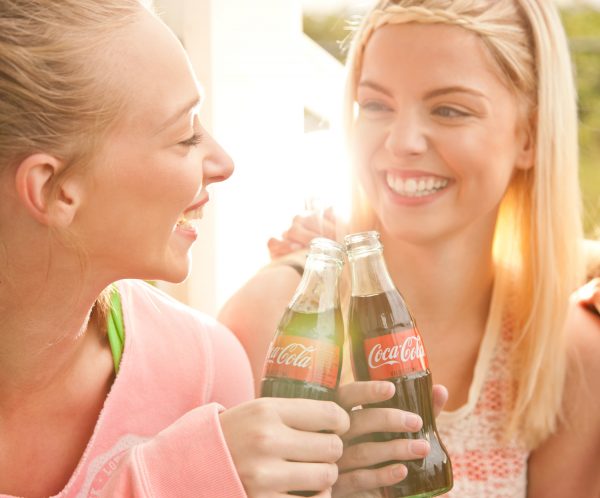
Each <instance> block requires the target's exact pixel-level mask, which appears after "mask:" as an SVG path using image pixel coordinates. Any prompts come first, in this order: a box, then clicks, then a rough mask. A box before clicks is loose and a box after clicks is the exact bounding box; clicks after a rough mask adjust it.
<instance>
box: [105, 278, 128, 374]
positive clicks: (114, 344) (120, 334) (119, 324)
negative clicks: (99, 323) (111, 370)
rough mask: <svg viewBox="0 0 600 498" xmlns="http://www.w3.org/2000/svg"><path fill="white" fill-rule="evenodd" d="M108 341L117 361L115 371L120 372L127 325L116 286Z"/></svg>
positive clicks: (109, 316)
mask: <svg viewBox="0 0 600 498" xmlns="http://www.w3.org/2000/svg"><path fill="white" fill-rule="evenodd" d="M107 327H108V342H109V343H110V350H111V352H112V357H113V361H114V363H115V373H119V364H120V363H121V356H123V346H124V343H125V327H124V326H123V309H122V307H121V296H120V295H119V291H118V290H117V289H116V287H115V288H114V289H113V292H112V293H111V296H110V313H109V314H108V320H107Z"/></svg>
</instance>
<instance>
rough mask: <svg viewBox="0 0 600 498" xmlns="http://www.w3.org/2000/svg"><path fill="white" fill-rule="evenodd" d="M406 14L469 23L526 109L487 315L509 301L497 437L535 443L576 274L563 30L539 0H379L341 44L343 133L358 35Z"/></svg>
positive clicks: (546, 413)
mask: <svg viewBox="0 0 600 498" xmlns="http://www.w3.org/2000/svg"><path fill="white" fill-rule="evenodd" d="M408 22H413V23H428V24H435V23H438V24H449V25H456V26H461V27H462V28H464V29H467V30H469V31H471V32H473V33H476V34H477V35H478V36H479V38H480V39H481V40H482V41H483V43H484V44H485V46H486V47H487V49H488V50H489V53H490V54H491V55H492V57H493V59H494V60H495V62H496V65H497V69H498V74H499V76H500V77H501V78H502V79H503V80H504V82H505V84H506V85H507V86H508V88H510V89H512V91H513V92H514V94H515V95H516V97H517V98H518V99H519V101H520V102H522V103H524V105H525V106H526V108H527V110H528V113H527V114H528V115H529V116H531V121H532V123H533V136H534V137H535V164H534V167H533V168H531V169H528V170H517V171H516V172H515V174H514V177H513V178H512V180H511V183H510V185H509V188H508V190H507V193H506V195H505V197H504V199H503V200H502V203H501V206H500V210H499V215H498V222H497V226H496V232H495V237H494V263H495V268H496V269H495V278H494V293H493V295H494V297H493V300H492V304H491V308H490V315H489V318H488V320H489V326H490V327H491V330H496V332H498V331H499V329H500V327H501V325H502V319H503V317H504V316H505V314H506V311H507V307H508V306H509V305H510V307H511V309H510V313H511V315H512V317H513V319H516V323H517V329H518V336H517V337H516V340H515V342H514V344H515V346H514V356H513V358H514V365H513V368H514V378H515V382H516V399H515V401H514V410H513V412H512V414H511V423H510V425H509V427H507V437H511V436H513V435H516V434H517V433H519V434H520V436H521V437H522V438H523V439H524V441H525V442H526V443H527V444H528V445H529V446H530V447H535V446H536V445H537V444H539V442H540V441H542V440H543V439H544V438H546V437H547V436H548V435H549V434H550V433H552V432H553V431H554V430H555V428H556V425H557V422H558V419H559V417H560V414H561V402H562V392H563V386H564V382H565V375H566V369H567V354H566V337H565V331H564V327H563V325H564V323H565V318H566V311H567V304H568V297H569V295H570V293H571V292H572V291H573V290H574V289H575V288H576V286H577V285H578V284H580V283H581V281H582V278H583V270H582V258H581V257H580V241H581V240H582V238H583V235H582V228H581V221H580V219H581V216H580V191H579V183H578V149H577V113H576V93H575V87H574V81H573V71H572V68H571V62H570V57H569V52H568V44H567V40H566V36H565V33H564V30H563V27H562V24H561V22H560V18H559V16H558V13H557V11H556V9H555V7H553V5H552V2H549V1H548V0H397V1H394V0H384V1H379V2H378V3H377V4H376V5H375V6H374V7H373V9H372V10H370V11H369V13H368V14H366V15H365V17H364V18H363V20H362V23H361V24H360V26H359V27H358V29H357V30H356V32H355V33H354V36H353V39H352V42H351V45H350V48H349V53H348V59H347V70H348V75H347V88H346V108H345V113H346V124H347V131H348V136H350V133H351V130H352V126H353V123H354V105H355V97H356V87H357V83H358V79H359V77H360V72H361V66H362V58H363V53H364V49H365V46H366V44H367V43H368V41H369V39H370V37H371V35H372V34H373V32H374V31H375V30H377V29H379V28H380V27H381V26H384V25H387V24H399V23H408ZM357 178H358V175H356V174H354V175H353V179H354V184H353V214H352V229H353V231H358V230H364V229H367V228H369V227H373V226H374V221H375V215H374V212H373V210H372V208H371V207H370V205H369V203H368V201H367V199H366V197H365V195H364V193H363V191H362V189H361V186H360V185H359V183H358V180H357ZM509 297H510V300H509ZM509 303H510V304H509ZM517 303H518V304H517Z"/></svg>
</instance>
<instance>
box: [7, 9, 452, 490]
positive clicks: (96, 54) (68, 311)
mask: <svg viewBox="0 0 600 498" xmlns="http://www.w3.org/2000/svg"><path fill="white" fill-rule="evenodd" d="M201 104H202V92H201V90H200V88H199V87H198V84H197V82H196V79H195V77H194V75H193V74H192V71H191V68H190V64H189V61H188V59H187V57H186V55H185V52H184V51H183V49H182V47H181V45H180V43H179V42H178V40H177V39H176V37H175V36H174V35H173V34H172V33H171V32H170V31H169V30H168V29H167V28H166V26H165V25H164V24H163V23H162V22H161V21H160V20H159V19H158V18H157V17H156V16H155V15H154V14H153V13H152V12H151V10H150V7H149V6H148V5H144V2H143V1H142V0H53V1H48V0H4V1H2V2H1V3H0V194H1V198H2V202H1V203H0V310H1V315H0V316H1V320H0V496H2V497H15V496H26V497H43V496H51V495H52V496H58V497H61V498H67V497H68V498H71V497H73V498H74V497H99V496H102V497H113V498H115V497H129V496H136V497H146V496H152V497H156V498H161V497H163V498H167V497H169V498H172V497H178V498H181V497H199V496H200V497H207V498H235V497H245V496H250V497H262V496H269V497H271V496H273V497H276V496H286V493H287V491H289V490H305V489H306V490H318V491H319V493H318V495H317V496H319V497H325V496H330V495H331V487H332V485H333V484H334V482H335V481H336V479H337V476H338V471H337V465H336V461H337V460H338V459H339V458H340V456H341V455H342V449H343V446H342V441H341V439H340V435H341V434H343V433H346V431H348V429H349V422H350V419H349V415H348V413H347V411H346V410H350V409H351V408H352V407H354V406H356V405H360V404H363V403H369V402H375V401H380V400H382V399H386V398H388V397H389V396H391V393H392V392H393V387H392V386H391V385H390V384H389V383H386V382H378V383H377V382H374V383H365V384H353V385H351V386H348V387H346V388H344V389H341V390H340V393H339V399H338V402H339V404H340V405H341V406H342V407H340V406H339V405H338V404H335V403H331V402H319V401H312V400H297V399H287V400H274V399H259V400H251V398H252V397H253V393H252V374H251V371H250V366H249V363H248V359H247V356H246V355H245V353H244V351H243V349H242V347H241V346H240V344H239V342H238V341H237V339H236V338H235V337H234V336H233V335H232V334H231V333H230V332H229V331H228V330H227V329H226V328H225V327H223V326H222V325H219V324H217V323H216V322H215V321H214V320H211V319H210V318H208V317H206V316H203V315H202V314H200V313H198V312H196V311H194V310H192V309H190V308H187V307H186V306H184V305H182V304H180V303H178V302H176V301H174V300H173V299H171V298H169V297H168V296H166V295H165V294H163V293H161V292H160V291H158V290H156V289H155V288H153V287H151V286H150V285H148V284H146V283H144V282H142V281H141V280H127V279H163V280H168V281H171V282H178V281H181V280H183V279H184V278H185V277H186V275H187V273H188V271H189V267H190V261H189V250H190V247H191V245H192V244H193V243H194V241H195V240H196V238H197V237H199V236H201V233H198V231H197V228H196V225H195V220H197V219H199V218H200V217H201V216H202V208H203V206H204V205H205V204H206V202H207V201H208V194H207V191H206V186H207V185H209V184H211V183H215V182H221V181H223V180H226V179H227V178H228V177H229V176H230V175H231V173H232V171H233V164H232V162H231V159H230V158H229V157H228V156H227V154H226V153H225V152H224V151H223V150H222V149H221V148H220V147H219V146H218V144H217V143H216V142H215V141H214V140H213V139H212V138H211V137H210V135H209V134H208V133H207V132H206V131H205V130H204V129H203V128H202V125H201V123H200V121H199V118H198V107H199V106H200V105H201ZM438 395H439V396H438V401H439V403H438V405H439V404H441V403H442V402H443V398H444V393H443V391H442V390H439V391H438ZM413 418H414V417H413ZM410 420H411V417H410V415H409V414H406V413H405V414H401V415H399V416H398V417H396V420H395V424H396V426H397V427H398V430H402V431H406V430H410V427H411V425H410ZM416 422H417V423H418V420H416ZM372 430H373V428H372V427H370V426H369V424H368V423H364V424H363V425H362V426H356V425H354V426H353V428H352V429H351V430H350V434H352V435H353V436H360V435H361V434H364V433H366V432H369V431H372ZM404 456H406V454H404ZM360 472H361V474H360V475H361V476H362V477H363V478H366V479H368V480H370V482H371V483H372V487H376V486H377V485H379V484H380V483H381V482H383V481H382V480H381V476H382V472H387V473H388V474H389V476H392V475H393V476H396V475H398V472H399V466H396V467H393V468H392V469H387V470H385V471H381V470H379V469H371V470H369V469H364V470H361V471H360ZM388 474H385V475H388ZM351 477H352V476H346V477H345V478H344V479H345V481H344V479H342V480H341V483H342V484H343V485H344V482H345V483H346V484H345V485H344V487H343V489H345V490H346V491H343V492H340V493H339V494H340V495H342V494H343V493H345V492H351V491H353V490H354V489H355V486H354V485H353V484H352V480H351ZM384 477H385V476H384ZM388 478H389V477H388Z"/></svg>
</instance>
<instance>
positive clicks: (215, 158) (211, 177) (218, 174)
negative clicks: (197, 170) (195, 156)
mask: <svg viewBox="0 0 600 498" xmlns="http://www.w3.org/2000/svg"><path fill="white" fill-rule="evenodd" d="M205 134H206V135H208V133H206V132H205ZM206 139H207V140H210V142H211V143H210V153H209V154H207V155H206V156H205V157H204V159H203V161H202V176H203V181H202V183H203V185H204V186H206V185H210V184H211V183H218V182H223V181H225V180H227V178H229V177H230V176H231V174H232V173H233V169H234V165H233V160H232V159H231V157H230V156H229V154H227V152H225V150H224V149H223V147H221V146H220V145H219V144H218V143H217V141H216V140H215V139H214V138H212V137H211V136H207V137H206Z"/></svg>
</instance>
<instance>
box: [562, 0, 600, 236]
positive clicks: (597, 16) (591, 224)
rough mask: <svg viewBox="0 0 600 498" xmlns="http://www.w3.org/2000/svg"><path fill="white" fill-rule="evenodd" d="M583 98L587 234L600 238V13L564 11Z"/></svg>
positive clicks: (581, 139) (581, 117) (582, 177)
mask: <svg viewBox="0 0 600 498" xmlns="http://www.w3.org/2000/svg"><path fill="white" fill-rule="evenodd" d="M562 20H563V24H564V26H565V30H566V32H567V36H568V37H569V40H570V45H571V53H572V56H573V61H574V63H575V71H576V75H577V93H578V95H579V123H580V124H579V145H580V180H581V188H582V193H583V203H584V204H583V205H584V220H583V221H584V227H585V231H586V235H587V236H589V237H594V238H600V12H598V11H596V10H592V9H589V8H588V9H584V8H578V9H570V10H564V11H563V12H562Z"/></svg>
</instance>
